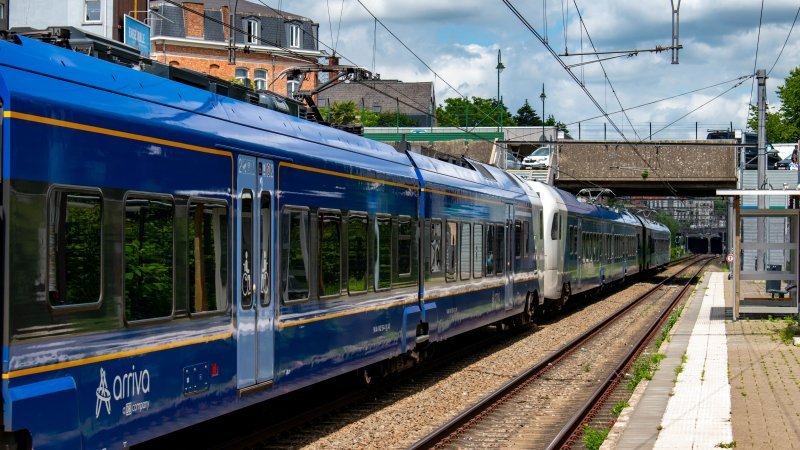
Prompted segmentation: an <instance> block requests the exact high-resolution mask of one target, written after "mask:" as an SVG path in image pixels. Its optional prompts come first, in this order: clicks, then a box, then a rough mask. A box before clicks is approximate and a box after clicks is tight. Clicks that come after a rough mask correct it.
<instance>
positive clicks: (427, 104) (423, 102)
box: [317, 80, 436, 116]
mask: <svg viewBox="0 0 800 450" xmlns="http://www.w3.org/2000/svg"><path fill="white" fill-rule="evenodd" d="M398 100H399V102H398ZM328 101H330V104H331V105H333V104H334V103H342V102H353V103H355V104H356V106H357V107H358V108H361V107H363V108H365V109H367V110H370V111H372V110H374V109H378V108H379V109H380V112H394V111H395V110H396V109H397V108H398V103H399V110H400V112H401V113H403V114H405V115H407V116H419V115H427V114H434V113H435V108H436V98H435V94H434V91H433V83H432V82H430V81H415V82H407V83H406V82H402V81H398V80H369V81H363V82H350V83H339V84H337V85H335V86H333V87H331V88H328V89H326V90H324V91H322V92H320V94H319V101H318V102H317V104H318V105H320V106H328Z"/></svg>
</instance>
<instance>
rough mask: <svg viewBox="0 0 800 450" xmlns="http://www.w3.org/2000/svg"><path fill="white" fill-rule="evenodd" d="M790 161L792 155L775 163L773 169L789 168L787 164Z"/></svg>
mask: <svg viewBox="0 0 800 450" xmlns="http://www.w3.org/2000/svg"><path fill="white" fill-rule="evenodd" d="M791 163H792V155H789V156H787V157H786V158H783V159H782V160H780V161H778V162H776V163H775V169H777V170H789V165H790V164H791Z"/></svg>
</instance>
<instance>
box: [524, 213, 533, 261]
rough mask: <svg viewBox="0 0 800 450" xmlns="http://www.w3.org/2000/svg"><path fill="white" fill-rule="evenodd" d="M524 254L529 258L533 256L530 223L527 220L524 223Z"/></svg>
mask: <svg viewBox="0 0 800 450" xmlns="http://www.w3.org/2000/svg"><path fill="white" fill-rule="evenodd" d="M522 240H523V244H522V254H523V255H525V256H528V255H530V254H531V236H530V222H528V221H527V220H526V221H524V222H522Z"/></svg>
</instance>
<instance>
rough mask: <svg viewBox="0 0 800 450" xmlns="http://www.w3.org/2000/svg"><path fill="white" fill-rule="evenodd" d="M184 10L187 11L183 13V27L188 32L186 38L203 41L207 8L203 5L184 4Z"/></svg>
mask: <svg viewBox="0 0 800 450" xmlns="http://www.w3.org/2000/svg"><path fill="white" fill-rule="evenodd" d="M183 6H184V8H186V9H187V11H184V12H183V27H184V30H186V37H191V38H199V39H203V37H204V36H205V35H204V30H203V22H204V20H203V16H202V14H204V13H205V7H204V5H203V4H202V3H190V2H184V3H183Z"/></svg>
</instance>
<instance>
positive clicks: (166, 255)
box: [124, 195, 175, 321]
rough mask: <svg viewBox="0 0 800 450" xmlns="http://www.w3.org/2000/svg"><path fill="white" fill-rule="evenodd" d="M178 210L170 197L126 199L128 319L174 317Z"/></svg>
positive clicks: (132, 196) (126, 293) (126, 307)
mask: <svg viewBox="0 0 800 450" xmlns="http://www.w3.org/2000/svg"><path fill="white" fill-rule="evenodd" d="M174 211H175V207H174V204H173V202H172V199H171V198H168V197H144V196H134V195H131V196H128V197H127V198H126V199H125V225H124V227H125V246H124V248H125V317H126V319H127V320H128V321H136V320H144V319H154V318H158V317H168V316H170V315H171V314H172V287H173V277H174V275H173V242H174V238H173V236H174V232H175V230H174V223H175V212H174Z"/></svg>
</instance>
